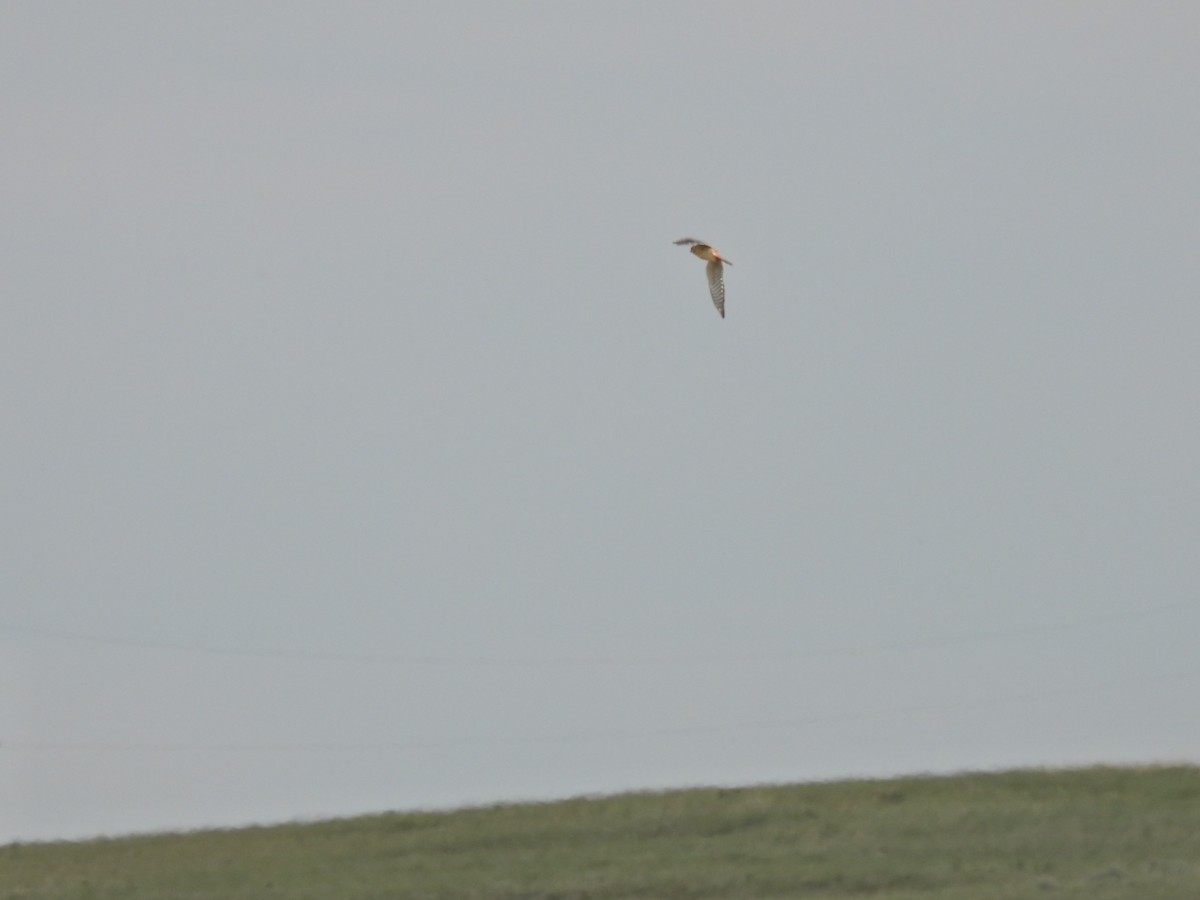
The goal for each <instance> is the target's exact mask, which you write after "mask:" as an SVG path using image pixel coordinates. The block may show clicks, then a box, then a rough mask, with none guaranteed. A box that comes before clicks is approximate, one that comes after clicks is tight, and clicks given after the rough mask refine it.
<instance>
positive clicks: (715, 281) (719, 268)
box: [704, 259, 725, 319]
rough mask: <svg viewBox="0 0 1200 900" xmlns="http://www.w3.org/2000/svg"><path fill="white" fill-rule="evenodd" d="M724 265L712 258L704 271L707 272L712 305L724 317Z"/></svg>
mask: <svg viewBox="0 0 1200 900" xmlns="http://www.w3.org/2000/svg"><path fill="white" fill-rule="evenodd" d="M724 269H725V267H724V266H723V265H721V261H720V260H719V259H714V260H713V261H712V262H710V263H709V264H708V265H707V266H705V267H704V271H706V272H707V273H708V292H709V293H710V294H712V300H713V306H715V307H716V308H717V312H719V313H720V314H721V318H722V319H723V318H725V272H724Z"/></svg>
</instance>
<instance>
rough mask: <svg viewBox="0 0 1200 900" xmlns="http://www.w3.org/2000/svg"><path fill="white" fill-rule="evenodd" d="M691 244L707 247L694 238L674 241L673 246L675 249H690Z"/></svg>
mask: <svg viewBox="0 0 1200 900" xmlns="http://www.w3.org/2000/svg"><path fill="white" fill-rule="evenodd" d="M693 244H695V245H697V246H699V247H707V246H708V244H706V243H704V241H698V240H696V239H695V238H680V239H679V240H677V241H675V246H677V247H685V246H686V247H690V246H692V245H693Z"/></svg>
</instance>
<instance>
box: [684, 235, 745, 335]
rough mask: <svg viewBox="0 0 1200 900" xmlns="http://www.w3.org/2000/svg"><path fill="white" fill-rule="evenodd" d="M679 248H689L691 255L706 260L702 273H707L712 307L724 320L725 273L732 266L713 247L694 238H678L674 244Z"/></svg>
mask: <svg viewBox="0 0 1200 900" xmlns="http://www.w3.org/2000/svg"><path fill="white" fill-rule="evenodd" d="M675 243H676V244H678V245H680V246H684V245H686V246H689V247H691V250H692V253H694V254H696V256H698V257H700V258H701V259H706V260H708V265H707V266H705V267H704V271H705V272H707V273H708V292H709V293H710V294H712V301H713V306H715V307H716V308H717V312H719V313H720V314H721V318H722V319H723V318H725V272H724V268H725V266H726V265H731V266H732V265H733V263H731V262H729V260H727V259H726V258H725V257H723V256H722V255H721V254H720V253H718V252H717V251H716V250H715V249H713V247H711V246H710V245H708V244H706V243H704V242H703V241H698V240H696V239H695V238H680V239H679V240H677V241H676V242H675Z"/></svg>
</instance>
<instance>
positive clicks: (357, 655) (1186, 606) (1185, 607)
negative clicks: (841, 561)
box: [0, 602, 1200, 668]
mask: <svg viewBox="0 0 1200 900" xmlns="http://www.w3.org/2000/svg"><path fill="white" fill-rule="evenodd" d="M1197 609H1200V605H1198V604H1195V603H1184V602H1179V603H1169V604H1164V605H1160V606H1154V607H1148V608H1145V609H1139V610H1127V611H1124V612H1117V613H1107V614H1103V615H1095V616H1087V617H1083V618H1077V619H1069V620H1062V621H1058V622H1049V623H1042V624H1030V625H1023V626H1017V627H1013V628H1001V629H991V630H980V631H971V632H963V633H961V634H957V635H945V636H940V637H926V638H906V639H902V640H896V641H883V642H878V643H872V644H861V645H843V646H841V647H824V648H818V649H806V650H787V651H768V652H762V651H758V652H755V651H734V652H726V653H683V654H676V655H666V654H664V655H653V656H650V655H637V654H628V655H625V654H613V655H605V656H484V655H458V656H456V655H433V654H429V655H422V654H411V655H410V654H400V653H363V652H346V651H330V650H315V649H274V648H267V647H258V648H245V647H231V646H218V645H213V644H200V643H192V642H184V641H171V640H162V639H158V638H143V637H130V636H123V635H103V634H95V633H92V632H82V631H75V630H71V629H63V628H48V627H43V626H36V625H23V624H14V623H11V622H9V623H5V622H0V631H4V632H7V633H9V634H15V635H24V636H26V637H33V638H41V639H48V640H64V641H76V642H80V643H87V644H95V645H101V646H113V647H128V648H135V649H141V650H170V651H175V652H180V653H191V654H199V655H205V656H227V657H242V658H252V659H278V660H302V661H308V662H351V663H383V664H389V665H412V666H485V667H512V668H520V667H569V666H578V667H587V666H629V665H635V666H664V665H697V664H715V663H738V662H771V661H779V662H783V661H787V660H794V659H827V658H831V657H841V656H858V655H870V654H875V653H887V652H898V651H906V650H924V649H931V648H937V647H949V646H954V645H959V644H976V643H986V642H989V641H1005V640H1012V639H1016V638H1023V637H1034V636H1038V635H1043V634H1052V633H1056V632H1067V631H1076V630H1081V629H1085V628H1093V627H1097V626H1101V625H1107V624H1111V623H1114V622H1126V621H1135V620H1139V619H1148V618H1154V617H1158V616H1165V615H1169V614H1172V613H1178V612H1182V611H1195V610H1197Z"/></svg>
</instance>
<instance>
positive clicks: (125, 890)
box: [0, 766, 1200, 900]
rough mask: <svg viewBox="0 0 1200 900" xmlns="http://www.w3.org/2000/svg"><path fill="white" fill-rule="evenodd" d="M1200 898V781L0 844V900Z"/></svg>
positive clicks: (708, 794)
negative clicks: (43, 899) (297, 899)
mask: <svg viewBox="0 0 1200 900" xmlns="http://www.w3.org/2000/svg"><path fill="white" fill-rule="evenodd" d="M118 897H120V898H138V900H142V898H146V900H148V898H163V900H166V898H246V900H250V898H254V900H268V898H277V897H288V898H312V900H335V898H336V900H351V898H354V900H377V898H408V897H412V898H492V897H495V898H505V900H551V898H554V900H590V898H595V900H600V898H606V900H607V898H613V900H616V898H626V897H629V898H635V897H636V898H664V900H667V898H688V900H698V898H709V897H711V898H767V897H770V898H782V897H805V898H834V897H836V898H847V897H870V898H874V900H902V898H903V900H908V898H970V900H1001V898H1003V900H1016V898H1022V900H1024V898H1031V897H1045V898H1081V900H1082V898H1088V900H1112V898H1138V900H1197V898H1200V769H1198V768H1194V767H1182V766H1180V767H1152V768H1093V769H1084V770H1078V771H1016V772H1003V773H989V774H968V775H958V776H953V777H916V778H900V779H890V780H886V781H851V782H838V783H827V784H801V785H791V786H780V787H750V788H741V789H736V790H728V789H700V790H686V791H670V792H664V793H642V794H627V795H620V796H614V797H603V798H598V799H576V800H565V801H561V802H556V803H544V804H527V805H509V806H495V807H487V808H481V809H466V810H460V811H456V812H446V813H396V814H388V815H378V816H368V817H363V818H356V819H340V820H333V821H329V822H318V823H312V824H293V825H282V826H276V827H261V828H244V829H237V830H229V831H205V832H193V833H188V834H163V835H151V836H139V837H130V838H119V839H104V840H94V841H84V842H72V843H52V844H26V845H22V844H12V845H8V846H4V847H0V898H3V900H15V898H22V900H35V898H36V900H42V898H45V900H73V898H89V900H107V898H118Z"/></svg>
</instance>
